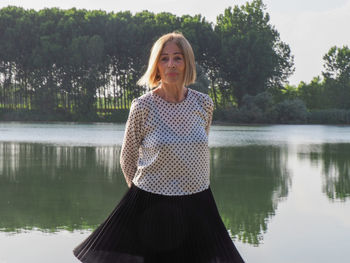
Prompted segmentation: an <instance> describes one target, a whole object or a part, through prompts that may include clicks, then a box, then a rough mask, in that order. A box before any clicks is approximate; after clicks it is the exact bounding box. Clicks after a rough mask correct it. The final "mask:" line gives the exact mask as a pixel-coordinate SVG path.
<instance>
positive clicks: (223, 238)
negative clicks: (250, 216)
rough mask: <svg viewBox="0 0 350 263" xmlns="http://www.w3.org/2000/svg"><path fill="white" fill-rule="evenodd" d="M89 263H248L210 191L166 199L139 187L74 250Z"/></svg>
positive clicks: (133, 188)
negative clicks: (236, 244) (233, 238)
mask: <svg viewBox="0 0 350 263" xmlns="http://www.w3.org/2000/svg"><path fill="white" fill-rule="evenodd" d="M73 253H74V255H75V256H76V257H77V258H78V259H79V260H80V261H81V262H84V263H112V262H113V263H114V262H123V263H124V262H125V263H126V262H132V263H139V262H140V263H141V262H142V263H158V262H161V263H175V262H176V263H186V262H188V263H196V262H198V263H214V262H215V263H223V262H225V263H226V262H244V261H243V259H242V258H241V256H240V254H239V253H238V251H237V249H236V247H235V246H234V244H233V242H232V240H231V238H230V236H229V234H228V232H227V230H226V228H225V226H224V224H223V222H222V220H221V218H220V215H219V212H218V210H217V207H216V204H215V201H214V198H213V195H212V192H211V190H210V188H209V189H207V190H204V191H202V192H199V193H195V194H191V195H180V196H166V195H159V194H154V193H150V192H147V191H144V190H142V189H140V188H138V187H136V186H135V185H132V187H131V188H130V189H129V190H128V191H127V192H126V194H125V195H124V197H123V198H122V200H121V201H120V202H119V204H118V205H117V206H116V208H115V209H114V210H113V212H112V213H111V214H110V215H109V217H108V218H107V219H106V220H105V221H104V222H103V223H102V224H101V225H100V226H99V227H98V228H97V229H96V230H95V231H94V232H92V234H91V235H90V236H89V237H87V238H86V239H85V240H84V241H83V242H82V243H81V244H80V245H78V246H77V247H76V248H75V249H74V251H73Z"/></svg>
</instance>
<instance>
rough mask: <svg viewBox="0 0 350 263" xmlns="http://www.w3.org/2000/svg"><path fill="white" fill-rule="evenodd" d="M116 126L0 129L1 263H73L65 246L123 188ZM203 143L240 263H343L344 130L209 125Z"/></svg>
mask: <svg viewBox="0 0 350 263" xmlns="http://www.w3.org/2000/svg"><path fill="white" fill-rule="evenodd" d="M124 128H125V126H124V125H119V124H73V123H65V124H50V123H47V124H35V123H34V124H33V123H0V262H1V263H3V262H11V263H12V262H13V263H17V262H28V263H32V262H33V263H34V262H53V263H54V262H77V261H76V260H75V258H74V257H73V256H72V254H71V250H72V249H73V247H74V246H75V245H77V244H78V243H79V242H80V241H81V240H83V239H84V238H85V237H86V236H87V235H89V233H90V232H91V231H92V230H93V229H94V228H96V227H97V226H98V225H99V224H100V223H101V222H102V221H103V220H104V219H105V218H106V216H107V215H108V214H109V213H110V212H111V211H112V209H113V208H114V206H115V205H116V204H117V203H118V201H119V200H120V199H121V197H122V196H123V194H124V193H125V191H126V190H127V187H126V184H125V182H124V178H123V175H122V172H121V169H120V166H119V154H120V146H121V142H122V139H123V133H124ZM209 145H210V153H211V155H210V158H211V160H210V165H211V188H212V190H213V193H214V197H215V200H216V202H217V205H218V208H219V211H220V214H221V216H222V219H223V221H224V223H225V225H226V227H227V228H228V230H229V232H230V234H231V236H232V239H233V240H234V242H235V244H236V246H237V248H238V249H239V251H240V252H241V254H242V255H243V257H244V258H245V259H246V260H247V262H259V263H261V262H269V263H271V262H272V263H273V262H276V263H277V262H278V263H279V262H286V263H288V262H296V263H299V262H300V263H302V262H305V263H306V262H327V263H328V262H348V261H347V260H348V248H349V247H350V238H349V236H350V220H349V218H350V202H349V200H350V170H349V169H350V127H347V126H322V125H310V126H303V125H272V126H212V128H211V131H210V138H209ZM43 248H44V249H43ZM19 249H20V251H21V253H18V251H19Z"/></svg>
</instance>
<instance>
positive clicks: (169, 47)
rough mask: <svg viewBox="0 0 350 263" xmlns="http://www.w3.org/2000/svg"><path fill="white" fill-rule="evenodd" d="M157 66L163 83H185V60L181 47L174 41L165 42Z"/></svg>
mask: <svg viewBox="0 0 350 263" xmlns="http://www.w3.org/2000/svg"><path fill="white" fill-rule="evenodd" d="M157 67H158V73H159V75H160V78H161V81H162V85H164V84H165V85H167V84H168V85H182V84H183V79H184V72H185V60H184V56H183V54H182V52H181V50H180V48H179V47H178V46H177V45H176V44H175V43H174V42H168V43H166V44H165V46H164V48H163V50H162V53H161V55H160V58H159V61H158V64H157Z"/></svg>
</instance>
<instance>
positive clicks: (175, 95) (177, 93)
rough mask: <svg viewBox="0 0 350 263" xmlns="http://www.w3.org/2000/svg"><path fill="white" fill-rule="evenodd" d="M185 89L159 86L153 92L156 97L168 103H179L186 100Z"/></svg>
mask: <svg viewBox="0 0 350 263" xmlns="http://www.w3.org/2000/svg"><path fill="white" fill-rule="evenodd" d="M187 90H188V89H187V88H186V87H184V86H170V85H164V84H161V85H160V86H159V87H158V88H156V89H155V90H154V92H156V94H157V95H159V96H160V97H162V98H163V99H164V100H166V101H169V102H181V101H183V100H184V99H185V98H186V94H187Z"/></svg>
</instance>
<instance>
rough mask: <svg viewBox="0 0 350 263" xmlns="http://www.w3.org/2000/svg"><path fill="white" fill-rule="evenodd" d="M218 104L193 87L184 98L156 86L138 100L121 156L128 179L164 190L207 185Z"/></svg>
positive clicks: (193, 190)
mask: <svg viewBox="0 0 350 263" xmlns="http://www.w3.org/2000/svg"><path fill="white" fill-rule="evenodd" d="M213 108H214V104H213V101H212V99H211V98H210V97H209V96H208V95H206V94H204V93H201V92H198V91H195V90H193V89H190V88H188V92H187V96H186V97H185V99H184V100H183V101H181V102H179V103H173V102H168V101H166V100H164V99H163V98H161V97H160V96H159V95H157V94H156V93H154V92H152V91H150V92H148V93H146V94H144V95H142V96H141V97H139V98H136V99H134V100H133V101H132V104H131V107H130V112H129V117H128V120H127V122H126V128H125V134H124V140H123V145H122V149H121V155H120V164H121V168H122V171H123V173H124V176H125V179H126V182H127V184H128V185H129V186H130V185H131V182H132V183H133V184H135V185H136V186H137V187H139V188H141V189H143V190H145V191H148V192H152V193H156V194H163V195H188V194H193V193H197V192H200V191H203V190H205V189H207V188H208V187H209V148H208V134H209V127H210V124H211V121H212V113H213Z"/></svg>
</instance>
